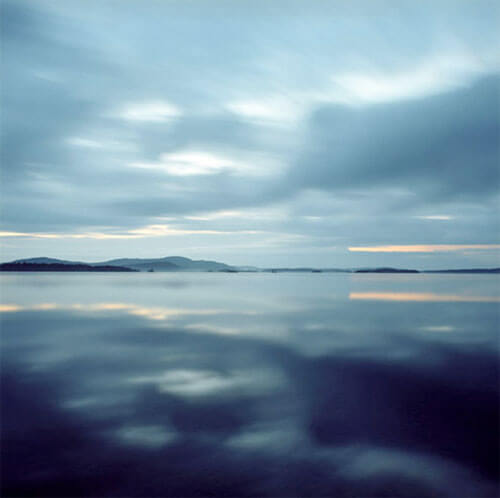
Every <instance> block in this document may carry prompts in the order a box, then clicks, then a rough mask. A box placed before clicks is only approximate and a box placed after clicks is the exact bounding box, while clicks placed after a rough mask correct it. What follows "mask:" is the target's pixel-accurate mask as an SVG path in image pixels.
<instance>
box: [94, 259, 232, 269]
mask: <svg viewBox="0 0 500 498" xmlns="http://www.w3.org/2000/svg"><path fill="white" fill-rule="evenodd" d="M102 265H119V266H126V267H128V268H133V269H135V270H139V271H147V270H150V269H152V270H154V271H225V270H232V269H234V270H237V268H235V267H233V266H230V265H226V264H224V263H219V262H217V261H205V260H193V259H189V258H183V257H181V256H167V257H165V258H149V259H142V258H122V259H112V260H109V261H103V262H102V263H94V266H102Z"/></svg>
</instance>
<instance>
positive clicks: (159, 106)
mask: <svg viewBox="0 0 500 498" xmlns="http://www.w3.org/2000/svg"><path fill="white" fill-rule="evenodd" d="M181 114H182V112H181V110H180V109H179V108H178V107H176V106H174V105H172V104H171V103H169V102H165V101H162V100H156V101H146V102H138V103H132V104H127V105H125V106H124V107H123V109H122V110H121V111H119V113H118V116H119V117H121V118H122V119H125V120H127V121H144V122H151V123H165V122H167V121H170V120H171V119H173V118H177V117H179V116H181Z"/></svg>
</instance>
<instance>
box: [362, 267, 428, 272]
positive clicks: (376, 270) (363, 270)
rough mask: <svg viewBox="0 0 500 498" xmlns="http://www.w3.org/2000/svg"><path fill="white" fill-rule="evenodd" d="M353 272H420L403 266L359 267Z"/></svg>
mask: <svg viewBox="0 0 500 498" xmlns="http://www.w3.org/2000/svg"><path fill="white" fill-rule="evenodd" d="M354 273H420V272H419V271H418V270H407V269H405V268H361V269H359V270H355V271H354Z"/></svg>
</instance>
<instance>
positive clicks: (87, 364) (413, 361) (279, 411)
mask: <svg viewBox="0 0 500 498" xmlns="http://www.w3.org/2000/svg"><path fill="white" fill-rule="evenodd" d="M241 277H242V278H241V279H240V278H239V279H238V280H236V279H234V278H230V277H227V278H226V279H225V280H218V284H217V286H213V287H212V288H210V287H206V288H207V289H209V292H206V293H205V294H204V295H201V294H196V292H197V289H196V287H189V286H186V287H182V288H179V290H175V292H170V291H168V292H167V291H165V292H162V293H161V294H158V286H157V285H156V284H154V285H153V286H152V292H151V293H144V289H143V288H141V289H140V290H137V289H134V288H133V287H130V285H129V282H128V280H126V279H124V280H123V281H125V280H126V281H127V284H126V287H125V288H126V291H123V292H124V293H125V292H126V293H127V294H128V296H129V299H128V301H127V300H125V299H124V294H122V290H120V287H119V286H116V282H118V281H120V279H116V278H115V277H110V279H102V280H95V281H93V282H94V283H93V284H90V283H89V284H88V285H89V290H91V291H92V292H91V294H90V295H91V296H92V297H93V298H94V299H99V298H102V297H103V296H102V294H109V288H108V287H106V285H107V283H109V282H114V283H113V286H115V287H112V289H113V291H114V294H115V295H116V299H117V300H116V301H114V302H112V301H106V300H104V299H102V300H101V301H100V302H98V303H95V302H94V303H92V302H90V303H85V302H80V303H77V304H78V305H77V306H75V303H74V302H73V301H72V295H73V293H74V291H75V286H81V285H82V282H83V280H81V279H78V278H76V279H67V280H60V281H59V286H58V287H57V290H53V289H52V290H51V289H50V288H48V289H47V288H44V287H42V288H39V289H38V290H36V291H33V289H31V288H30V287H29V285H28V284H29V278H30V277H28V278H27V279H22V280H19V281H17V282H18V283H17V284H16V285H19V286H20V287H19V288H17V287H16V286H15V285H14V284H12V282H11V287H10V292H9V294H10V295H12V298H13V302H16V303H18V304H16V305H6V306H7V308H4V309H3V311H6V312H5V313H2V384H1V388H2V402H3V403H2V426H1V429H2V439H3V442H4V444H3V445H2V462H3V468H2V474H3V475H2V477H3V479H2V486H3V493H4V495H5V496H13V495H22V496H50V497H53V496H207V495H217V496H220V495H226V496H227V495H230V496H256V495H257V496H370V497H371V496H388V495H389V496H407V497H409V496H411V497H417V496H418V497H425V496H428V497H431V496H448V497H453V498H455V497H460V496H462V497H472V496H477V497H479V496H481V497H485V496H495V494H496V485H495V482H497V480H498V477H499V476H498V464H499V456H498V444H497V441H498V436H499V427H498V419H499V415H500V414H499V409H498V406H499V397H498V380H499V375H498V333H497V329H496V324H497V323H498V322H497V317H498V306H497V304H496V302H491V301H490V302H479V301H468V302H456V301H451V302H448V301H447V302H444V301H438V302H436V303H434V304H433V305H432V306H431V307H428V306H427V304H426V301H424V302H418V301H417V302H415V301H404V302H401V303H400V304H398V305H397V306H394V305H393V303H392V302H391V301H387V302H385V301H380V302H378V301H375V302H372V301H371V300H350V299H348V296H349V292H353V291H356V292H357V289H359V291H363V292H365V291H366V287H365V289H362V288H360V285H361V284H360V281H351V280H346V279H342V278H340V279H335V278H331V279H317V278H314V276H310V275H308V276H307V277H300V278H295V277H294V278H293V279H292V278H290V279H289V278H287V276H285V277H278V278H274V276H269V277H268V276H263V278H262V279H261V280H257V281H256V280H255V276H241ZM161 278H162V279H168V278H169V276H163V277H161ZM185 278H186V279H187V280H188V281H189V279H195V278H198V277H196V276H186V277H185ZM212 278H213V277H212ZM89 282H91V281H90V280H89ZM96 282H97V283H96ZM299 282H300V284H301V285H300V286H298V285H297V284H298V283H299ZM432 282H433V285H432V289H437V290H436V294H439V295H445V296H446V295H451V294H452V293H451V292H450V290H449V289H448V288H447V286H448V285H449V284H448V282H449V280H448V279H446V278H443V277H439V278H435V279H433V280H432ZM443 282H444V283H443ZM460 282H462V284H463V287H464V294H467V292H468V295H480V296H481V295H487V294H489V293H490V292H491V290H492V289H491V288H490V285H491V282H492V281H491V280H485V279H472V280H465V279H462V280H460ZM473 282H475V284H474V285H476V286H477V288H475V289H472V288H471V286H470V285H471V284H472V283H473ZM291 283H294V285H293V286H292V285H291ZM456 283H457V281H453V284H452V285H453V286H455V285H456ZM285 284H286V285H285ZM268 285H269V286H268ZM363 285H365V284H363ZM366 285H367V286H375V287H377V286H378V288H379V289H380V288H384V289H385V291H387V292H389V289H390V288H391V287H392V291H391V292H394V293H396V294H397V293H398V292H399V291H400V289H399V287H405V290H404V292H408V290H409V289H411V286H414V287H415V292H417V293H420V292H427V291H428V289H427V291H426V290H425V289H424V288H422V287H421V286H422V285H423V286H424V287H425V285H427V283H425V282H424V283H422V282H420V281H415V282H413V283H411V282H410V283H409V282H408V281H394V280H387V279H385V280H384V279H378V280H370V281H369V282H368V283H366ZM440 285H444V288H442V289H440V288H439V287H440ZM419 286H420V287H419ZM350 287H351V288H352V290H350V289H349V288H350ZM385 291H384V292H385ZM401 292H403V291H401ZM21 293H24V295H25V296H26V297H25V299H24V301H23V299H22V298H21V297H20V296H21ZM334 294H335V295H337V296H343V297H338V298H337V299H332V297H331V296H332V295H334ZM57 296H60V298H59V299H57ZM16 297H18V299H16V300H15V301H14V298H16ZM36 297H38V300H36V299H35V298H36ZM257 297H261V298H262V305H259V304H258V303H259V302H260V301H259V300H258V299H257ZM44 298H45V299H46V301H44ZM189 299H190V300H191V301H192V303H191V309H190V308H189V307H188V306H186V303H187V302H188V301H189ZM162 301H163V305H160V302H162ZM267 301H268V302H272V303H274V306H273V307H269V306H268V303H267ZM295 301H297V302H298V306H297V307H295V305H294V304H295ZM146 302H150V305H149V306H148V305H147V304H145V303H146ZM130 303H135V304H130ZM224 303H225V306H224ZM281 303H283V306H281ZM245 304H246V306H245ZM142 309H147V310H155V311H154V312H153V313H154V314H155V316H158V313H159V311H158V310H160V309H161V310H164V311H165V312H167V311H168V313H166V314H165V319H162V320H150V319H149V318H150V314H149V313H144V312H142V311H141V312H139V313H137V312H136V311H137V310H142ZM248 312H251V313H252V314H250V315H249V314H247V313H248ZM231 327H232V328H233V329H236V330H241V331H242V333H241V334H227V333H225V334H224V333H221V330H222V331H224V329H227V328H231ZM429 331H434V332H445V331H446V333H434V334H429V333H428V332H429ZM195 332H196V333H195ZM199 332H204V333H199Z"/></svg>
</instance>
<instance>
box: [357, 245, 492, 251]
mask: <svg viewBox="0 0 500 498" xmlns="http://www.w3.org/2000/svg"><path fill="white" fill-rule="evenodd" d="M348 249H349V251H350V252H448V251H464V250H482V251H488V250H495V249H500V244H421V245H388V246H359V247H349V248H348Z"/></svg>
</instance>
